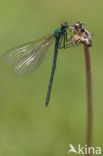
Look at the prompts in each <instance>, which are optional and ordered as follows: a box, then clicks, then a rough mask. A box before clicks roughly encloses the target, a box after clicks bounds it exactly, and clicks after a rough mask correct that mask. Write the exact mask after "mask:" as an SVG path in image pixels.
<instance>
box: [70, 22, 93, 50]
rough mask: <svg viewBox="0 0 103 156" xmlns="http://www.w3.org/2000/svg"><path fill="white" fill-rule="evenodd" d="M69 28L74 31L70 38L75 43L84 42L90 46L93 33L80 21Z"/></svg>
mask: <svg viewBox="0 0 103 156" xmlns="http://www.w3.org/2000/svg"><path fill="white" fill-rule="evenodd" d="M70 30H71V31H72V32H73V33H74V35H72V36H71V40H73V41H74V43H75V44H78V43H84V44H86V45H87V46H88V47H91V46H92V35H93V34H92V33H91V32H89V30H88V29H87V28H85V27H84V24H83V23H82V22H77V23H76V24H75V25H73V26H71V27H70Z"/></svg>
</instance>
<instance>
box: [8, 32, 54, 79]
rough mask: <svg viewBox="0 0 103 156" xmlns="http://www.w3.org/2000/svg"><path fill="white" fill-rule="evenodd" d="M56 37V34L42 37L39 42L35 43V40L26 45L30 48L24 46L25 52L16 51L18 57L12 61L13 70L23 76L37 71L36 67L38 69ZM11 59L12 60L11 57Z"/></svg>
mask: <svg viewBox="0 0 103 156" xmlns="http://www.w3.org/2000/svg"><path fill="white" fill-rule="evenodd" d="M54 38H55V36H54V34H52V35H49V36H46V37H43V38H42V39H40V40H38V41H35V42H37V44H34V42H31V43H29V44H27V45H26V46H27V47H28V48H26V49H25V48H24V49H25V52H24V54H20V53H18V52H17V53H18V54H17V53H16V55H17V56H18V57H17V59H16V58H15V63H14V62H13V61H12V62H13V63H14V67H13V72H14V73H15V74H16V75H20V76H22V75H26V74H28V73H31V72H33V71H35V69H37V68H38V66H39V65H40V64H41V62H42V60H43V58H44V56H45V54H46V52H47V50H48V48H49V47H50V45H51V43H52V42H53V39H54ZM22 48H23V47H22ZM28 49H29V50H28ZM20 55H21V57H20ZM9 58H10V57H9ZM13 58H14V57H13ZM13 58H12V60H13ZM18 58H20V59H18ZM7 60H8V59H7ZM9 60H10V61H11V59H9Z"/></svg>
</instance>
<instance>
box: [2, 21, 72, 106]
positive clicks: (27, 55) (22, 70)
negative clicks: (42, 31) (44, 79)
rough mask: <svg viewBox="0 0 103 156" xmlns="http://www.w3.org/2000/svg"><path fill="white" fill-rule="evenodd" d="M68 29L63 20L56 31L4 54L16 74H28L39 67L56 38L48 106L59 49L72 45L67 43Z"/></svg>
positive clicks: (47, 97) (47, 100)
mask: <svg viewBox="0 0 103 156" xmlns="http://www.w3.org/2000/svg"><path fill="white" fill-rule="evenodd" d="M67 29H68V23H67V22H62V23H61V27H60V28H59V29H57V30H55V31H54V33H52V34H51V35H47V36H45V37H43V38H41V39H39V40H36V41H32V42H30V43H27V44H25V45H22V46H19V47H17V48H14V49H12V50H10V51H8V52H7V53H6V54H5V55H4V60H5V61H6V62H7V63H9V64H13V72H14V73H15V74H16V75H20V76H22V75H26V74H28V73H31V72H33V71H35V69H37V68H38V66H39V65H40V64H41V62H42V60H43V57H44V56H45V54H46V52H47V50H48V49H49V47H50V45H51V44H52V42H53V40H54V39H55V49H54V59H53V66H52V71H51V77H50V81H49V87H48V92H47V96H46V106H47V105H48V103H49V99H50V93H51V88H52V82H53V77H54V72H55V68H56V60H57V54H58V49H60V48H69V47H71V46H72V43H70V42H68V44H66V43H67V41H68V39H67Z"/></svg>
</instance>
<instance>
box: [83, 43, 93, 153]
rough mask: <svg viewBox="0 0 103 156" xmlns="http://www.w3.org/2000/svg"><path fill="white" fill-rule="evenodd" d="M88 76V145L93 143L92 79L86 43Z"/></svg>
mask: <svg viewBox="0 0 103 156" xmlns="http://www.w3.org/2000/svg"><path fill="white" fill-rule="evenodd" d="M84 53H85V62H86V77H87V100H88V105H87V107H88V123H87V147H91V144H92V80H91V65H90V54H89V48H88V47H87V46H86V45H85V44H84ZM87 155H89V156H90V154H87Z"/></svg>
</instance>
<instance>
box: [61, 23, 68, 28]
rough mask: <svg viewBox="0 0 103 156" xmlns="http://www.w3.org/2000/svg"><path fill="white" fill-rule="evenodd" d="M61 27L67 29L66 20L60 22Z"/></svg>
mask: <svg viewBox="0 0 103 156" xmlns="http://www.w3.org/2000/svg"><path fill="white" fill-rule="evenodd" d="M61 27H62V28H63V29H68V27H69V26H68V23H67V22H62V23H61Z"/></svg>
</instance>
